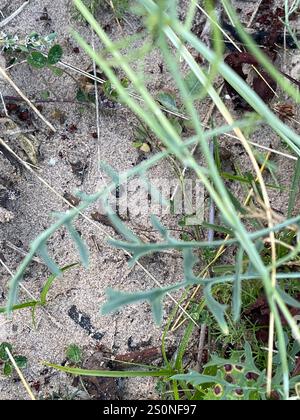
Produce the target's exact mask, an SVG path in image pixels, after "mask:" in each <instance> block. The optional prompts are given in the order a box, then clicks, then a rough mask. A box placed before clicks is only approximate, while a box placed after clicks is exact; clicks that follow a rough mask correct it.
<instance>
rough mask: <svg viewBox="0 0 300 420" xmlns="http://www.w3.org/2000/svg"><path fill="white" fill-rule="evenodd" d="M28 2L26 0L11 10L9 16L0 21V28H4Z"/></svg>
mask: <svg viewBox="0 0 300 420" xmlns="http://www.w3.org/2000/svg"><path fill="white" fill-rule="evenodd" d="M28 4H29V0H26V1H25V2H24V3H23V4H22V5H21V6H20V7H19V8H18V9H17V10H16V11H15V12H13V13H12V14H11V15H10V16H8V17H7V18H5V19H3V20H1V22H0V28H4V26H6V25H7V24H8V23H9V22H11V21H12V20H13V19H14V18H15V17H17V16H18V15H19V14H20V13H21V12H22V11H23V9H24V8H25V7H26V6H27V5H28Z"/></svg>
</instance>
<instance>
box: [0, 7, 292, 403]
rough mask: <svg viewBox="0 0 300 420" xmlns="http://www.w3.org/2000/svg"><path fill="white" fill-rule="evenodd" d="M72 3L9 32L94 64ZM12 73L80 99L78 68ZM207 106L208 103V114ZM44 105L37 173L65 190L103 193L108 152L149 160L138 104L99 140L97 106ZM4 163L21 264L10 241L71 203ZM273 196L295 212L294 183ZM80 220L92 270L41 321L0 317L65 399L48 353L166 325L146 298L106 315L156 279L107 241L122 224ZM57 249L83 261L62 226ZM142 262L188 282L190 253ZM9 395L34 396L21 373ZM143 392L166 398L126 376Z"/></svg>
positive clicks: (112, 119) (1, 288)
mask: <svg viewBox="0 0 300 420" xmlns="http://www.w3.org/2000/svg"><path fill="white" fill-rule="evenodd" d="M21 3H22V0H13V1H5V0H4V3H3V1H2V2H1V10H2V11H3V12H4V13H5V15H6V16H8V15H10V14H11V13H12V11H13V10H15V9H16V8H17V7H18V6H20V5H21ZM238 3H242V4H243V5H244V4H245V3H244V2H238ZM44 7H46V8H47V12H48V15H49V18H50V20H49V21H44V20H40V17H41V15H42V13H43V9H44ZM244 7H245V6H244ZM247 7H249V8H250V9H251V8H253V3H251V2H250V3H249V2H247ZM70 8H71V2H70V1H63V2H62V1H61V0H49V1H48V0H40V1H34V2H33V1H31V2H30V4H29V5H28V6H27V7H26V8H25V10H24V11H23V12H22V14H21V15H20V16H19V17H17V18H16V19H14V20H13V22H11V24H10V25H8V26H7V27H6V28H5V31H6V32H9V33H12V34H15V33H17V34H19V36H20V37H21V36H22V35H26V34H28V33H30V32H31V31H33V30H35V31H36V32H38V33H41V34H48V33H51V32H53V31H55V32H57V34H58V40H59V43H60V44H61V45H62V47H63V49H64V58H63V60H64V61H65V62H67V63H70V64H73V65H75V66H77V67H80V68H81V69H87V68H88V67H89V66H90V65H91V61H90V60H89V58H87V57H86V56H85V54H83V53H82V52H81V51H80V52H79V54H77V53H74V48H75V47H76V43H75V41H74V40H73V39H72V37H71V36H70V35H69V32H68V30H69V27H70V26H73V27H76V28H77V29H78V30H79V32H80V33H81V34H82V35H83V36H85V37H86V38H87V39H88V40H91V38H92V35H91V32H90V30H89V29H88V28H87V27H86V26H85V25H84V24H81V23H80V22H78V21H76V20H74V18H73V17H72V14H71V13H70ZM99 19H100V21H101V19H104V20H105V19H108V17H107V16H106V15H103V16H99ZM128 19H129V21H130V26H129V25H128V24H125V25H124V29H123V30H124V31H126V32H128V33H132V31H135V30H136V29H137V28H138V21H137V20H136V19H135V18H133V17H130V16H129V17H128ZM112 35H113V37H114V38H117V37H118V36H122V35H123V34H122V32H120V29H119V28H118V27H117V25H114V30H113V34H112ZM159 64H160V57H159V55H157V54H156V53H155V52H153V53H152V54H151V56H150V57H148V59H147V62H146V74H147V75H150V76H149V87H150V89H151V90H152V91H153V92H155V91H158V90H159V89H161V88H163V87H165V86H166V85H167V84H168V78H167V77H165V76H162V75H161V74H160V69H159ZM10 74H11V77H12V78H13V79H14V81H15V83H17V85H18V86H20V87H22V90H23V91H24V92H25V93H26V94H27V95H28V96H29V97H30V98H39V97H41V92H43V91H45V90H51V91H53V92H54V93H55V94H56V95H58V97H59V99H62V98H65V99H70V100H72V99H74V96H75V94H76V84H75V82H74V81H73V80H72V79H71V78H70V77H68V76H62V77H61V78H57V77H55V76H53V75H52V74H51V73H50V72H48V71H47V70H46V71H45V72H40V71H36V70H32V69H30V68H29V67H28V66H27V65H26V64H25V65H20V66H16V67H14V68H13V69H12V70H11V71H10ZM0 83H1V81H0ZM0 87H1V91H2V93H3V94H5V95H9V94H10V95H14V92H13V90H11V89H10V88H8V86H7V85H6V84H4V83H1V84H0ZM229 105H230V104H229ZM206 109H207V108H205V107H203V108H202V112H203V115H205V112H206ZM42 112H43V114H44V115H45V117H46V118H47V119H48V120H49V121H51V122H52V123H53V124H54V125H55V127H56V129H57V132H56V133H55V134H51V133H50V132H49V130H48V129H47V128H46V127H45V126H44V125H43V123H41V122H40V121H38V120H37V119H36V117H35V116H33V124H34V125H35V126H36V127H38V130H37V131H36V132H35V136H36V139H37V142H38V145H39V154H40V156H39V162H38V168H39V169H38V172H37V173H38V174H39V176H40V177H42V178H43V179H44V180H45V181H47V182H48V183H49V185H51V187H53V188H54V189H55V191H57V192H58V193H59V194H61V195H64V194H65V193H74V191H76V190H80V191H84V192H88V193H91V192H93V191H96V190H97V189H98V188H99V187H100V186H101V185H102V184H103V180H102V178H101V173H100V172H99V169H98V158H99V157H100V158H101V159H104V160H105V161H106V162H108V163H109V164H111V165H112V166H114V167H115V168H116V169H117V170H119V171H122V170H125V169H128V168H131V167H132V166H134V165H135V164H136V162H137V161H138V160H139V153H138V152H137V151H136V150H135V149H134V148H133V147H132V141H133V140H134V138H133V126H134V124H135V123H136V120H135V118H134V117H133V116H132V114H131V113H130V112H129V111H128V110H125V109H119V110H113V111H107V110H101V112H100V118H99V125H100V139H99V142H98V140H97V139H95V138H94V136H93V133H95V132H96V131H97V128H96V115H95V110H94V109H93V108H86V107H84V106H83V107H79V106H78V105H76V104H72V103H67V104H61V103H59V104H47V105H44V106H43V110H42ZM58 115H59V117H58ZM58 118H59V119H60V120H61V121H59V120H58ZM216 121H217V122H218V121H220V122H221V119H220V117H218V116H216ZM25 125H26V124H25ZM252 140H254V141H258V142H259V143H260V144H265V145H267V146H269V145H270V144H272V147H274V148H278V147H280V145H279V140H278V138H277V137H276V136H275V135H274V134H273V133H272V132H271V130H269V129H267V128H262V129H260V130H259V131H258V132H256V133H255V134H254V135H253V138H252ZM10 144H12V145H14V144H13V143H10ZM222 144H223V145H224V146H225V147H226V148H227V149H228V150H230V151H231V154H232V157H231V159H232V161H233V162H238V163H239V165H240V166H241V167H243V168H244V169H245V168H248V167H249V168H250V166H249V164H248V163H247V158H246V156H245V155H244V153H243V152H242V150H241V147H240V146H239V145H238V144H237V142H235V141H234V140H228V139H226V140H225V139H223V140H222ZM199 159H201V157H200V156H199ZM274 161H275V162H276V163H277V164H278V167H279V174H281V176H280V184H281V185H283V186H285V187H288V186H289V184H290V179H291V177H290V174H291V170H292V164H291V162H290V161H289V160H288V159H284V158H275V159H274ZM72 164H73V168H74V165H76V164H77V165H79V166H80V165H81V166H82V167H84V168H85V171H84V176H83V177H82V178H81V177H79V176H77V175H74V173H73V170H72ZM0 168H1V172H0V176H1V182H2V183H6V185H7V188H8V189H9V190H10V195H9V197H10V198H9V201H8V205H7V209H8V210H9V211H11V214H12V215H13V220H12V221H10V222H9V223H5V224H0V230H1V236H0V252H1V254H0V255H1V258H3V260H4V261H5V264H6V266H7V268H8V269H9V270H11V271H12V272H15V270H16V269H17V266H18V264H19V263H20V262H21V260H22V255H20V253H19V252H16V251H15V250H13V249H11V247H10V246H9V244H12V245H13V246H15V247H18V248H20V249H22V250H24V251H27V250H28V247H29V244H30V242H31V241H32V240H33V239H34V238H35V237H36V236H37V235H38V234H39V233H41V232H42V231H43V230H44V229H45V228H46V227H48V226H49V224H50V223H51V222H52V220H53V218H52V216H51V214H52V213H53V212H54V211H63V210H66V209H67V206H66V204H65V203H64V202H63V201H62V199H60V198H58V197H57V196H56V195H55V194H54V193H53V192H52V191H50V190H49V188H47V187H45V185H43V184H42V183H41V182H40V181H39V180H38V179H37V177H36V176H34V175H32V174H29V173H28V172H26V171H22V172H20V171H17V170H16V169H15V168H14V167H13V166H12V165H11V164H10V163H9V162H8V161H7V160H6V159H4V158H3V157H1V156H0ZM151 178H154V179H155V178H156V179H160V178H167V179H171V178H173V173H172V168H171V166H170V165H169V164H166V163H163V164H161V165H158V166H156V167H155V168H154V169H153V170H152V171H151ZM105 179H106V178H105ZM9 181H11V183H9ZM270 196H271V198H272V201H273V204H274V208H275V209H276V210H277V211H278V212H282V213H283V212H285V211H286V205H287V204H286V203H287V191H283V192H282V193H280V197H279V194H278V191H276V190H271V191H270ZM92 210H93V211H96V210H99V209H98V208H97V207H95V208H93V209H90V210H89V211H88V212H87V216H89V215H90V214H91V212H92ZM163 220H164V222H165V223H166V224H167V225H168V226H176V220H175V218H174V219H173V218H170V217H164V219H163ZM129 225H130V226H131V227H132V228H133V229H134V230H135V231H136V232H137V233H141V229H146V230H148V232H146V235H147V239H148V240H154V239H155V238H156V237H157V235H156V234H155V233H154V232H153V231H152V230H151V225H150V222H149V219H148V218H147V217H144V216H139V215H135V217H131V219H130V220H129ZM76 227H77V228H78V230H79V231H80V232H81V233H82V236H83V238H84V239H85V241H86V242H87V244H88V246H89V249H90V267H89V269H88V270H84V269H83V268H80V267H77V268H73V269H72V270H71V271H69V272H67V273H65V274H64V275H63V277H61V278H60V279H59V280H57V282H56V283H55V287H53V288H52V289H51V292H50V294H49V303H48V305H47V307H46V308H45V310H41V309H40V310H38V311H37V315H36V316H37V324H36V327H34V326H33V324H32V319H31V313H30V311H29V310H24V311H22V312H18V313H14V315H13V317H12V319H11V320H7V318H6V317H5V316H0V342H2V341H8V342H10V343H12V344H13V346H14V350H15V352H16V353H18V354H23V355H25V356H27V358H28V361H29V366H28V368H27V369H26V370H25V375H26V378H27V379H28V381H29V382H30V383H31V384H33V383H36V382H39V383H40V390H39V391H37V392H36V393H37V395H38V396H39V397H41V398H45V397H51V395H53V393H54V392H60V393H61V395H62V396H63V397H64V396H66V395H68V394H69V393H70V392H71V391H72V389H73V388H72V387H71V383H72V379H71V378H69V377H67V376H66V375H64V374H60V373H57V372H56V371H53V370H51V369H48V370H45V366H44V365H43V361H49V362H54V363H57V364H61V363H63V362H64V361H65V351H66V348H67V347H68V345H70V344H72V343H75V344H77V345H79V346H80V347H81V348H82V349H83V351H84V354H85V356H86V357H88V356H89V355H91V354H93V353H94V352H95V351H97V349H98V346H99V344H102V345H104V346H106V347H107V348H108V349H110V350H111V351H112V353H113V354H114V355H118V354H124V353H126V352H128V351H131V350H132V348H133V347H136V348H139V349H143V348H147V347H149V346H151V347H155V346H159V345H160V341H161V334H162V330H161V328H160V327H157V326H156V325H155V324H154V322H153V320H152V316H151V312H150V309H149V307H148V306H147V305H145V304H143V305H135V306H131V307H128V308H125V309H123V310H122V311H120V312H118V313H116V314H114V315H112V316H108V317H103V316H101V315H100V312H99V310H100V306H101V304H103V303H104V301H105V290H106V289H107V288H108V287H113V288H118V289H120V290H127V291H134V290H136V289H139V290H144V289H147V288H151V287H153V286H155V284H154V281H153V279H152V278H151V277H150V276H149V275H148V274H146V273H145V271H143V270H142V269H141V268H140V267H137V266H135V267H134V268H133V269H131V268H129V266H128V264H127V258H126V256H125V255H124V253H123V252H122V251H119V250H115V249H112V248H111V247H110V246H109V245H108V244H107V243H106V239H107V234H108V235H112V236H116V235H115V232H114V230H113V229H112V228H110V227H107V226H104V225H103V224H100V223H98V224H97V223H94V224H93V225H91V224H90V223H88V222H87V221H85V220H83V219H82V218H80V219H79V220H78V222H77V223H76ZM142 233H143V232H142ZM144 233H145V232H144ZM49 251H50V253H51V255H52V256H53V257H54V259H55V260H56V262H57V263H58V264H59V265H61V266H64V265H67V264H70V263H74V262H77V260H78V256H77V253H76V251H75V250H74V247H73V245H72V243H71V241H70V239H69V237H68V235H67V234H66V232H65V231H64V230H61V231H59V232H57V233H56V234H55V235H54V236H53V237H52V238H51V240H50V241H49ZM142 263H143V265H144V266H145V268H146V269H147V270H148V271H149V273H150V274H151V275H152V276H154V277H155V279H157V281H159V282H160V283H161V284H168V283H173V282H177V281H180V280H181V275H182V260H181V258H178V257H177V256H175V257H174V256H171V255H162V256H159V257H158V256H154V257H149V258H147V259H144V260H143V261H142ZM48 275H49V272H48V270H47V268H46V267H45V266H44V265H43V264H40V263H38V262H34V263H32V264H31V266H30V269H29V270H28V271H27V272H26V276H25V278H24V283H23V284H24V286H25V288H26V290H27V292H28V293H30V294H31V295H32V296H34V297H37V296H39V293H40V290H41V287H42V285H43V284H44V282H45V280H46V279H47V277H48ZM9 278H10V275H9V273H8V272H7V271H6V270H5V269H4V268H3V267H0V305H4V303H5V299H6V296H7V286H8V281H9ZM21 297H22V299H28V296H26V292H25V291H24V290H22V292H21ZM171 307H172V302H171V301H170V300H169V299H166V304H165V309H166V311H165V318H166V317H167V314H168V313H169V310H170V308H171ZM78 313H79V315H78ZM72 314H73V315H72ZM74 314H75V315H74ZM80 314H81V317H82V316H87V317H89V318H90V325H89V327H88V328H86V329H84V328H82V326H80V325H79V323H78V322H76V320H77V321H78V319H79V317H80ZM82 314H83V315H82ZM88 324H89V323H88ZM87 330H88V331H87ZM179 334H180V333H178V335H179ZM177 340H178V336H177V337H172V336H170V337H169V343H170V346H172V345H173V344H176V341H177ZM0 398H1V399H26V398H28V396H27V394H26V392H25V390H24V388H23V387H22V386H21V385H20V383H19V382H18V381H13V380H11V379H7V378H4V377H3V376H1V374H0ZM135 398H137V399H151V398H159V396H158V394H157V393H156V391H155V384H154V381H153V380H149V379H145V380H141V379H139V380H126V381H124V382H123V385H122V399H135Z"/></svg>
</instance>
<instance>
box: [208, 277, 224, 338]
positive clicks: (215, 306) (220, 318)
mask: <svg viewBox="0 0 300 420" xmlns="http://www.w3.org/2000/svg"><path fill="white" fill-rule="evenodd" d="M203 295H204V297H205V300H206V304H207V306H208V308H209V309H210V311H211V313H212V314H213V316H214V317H215V318H216V320H217V322H218V324H219V327H220V328H221V330H222V332H223V334H225V335H228V334H229V328H228V325H227V322H226V320H225V313H226V310H227V305H223V304H221V303H219V302H217V301H216V300H215V298H214V297H213V293H212V285H211V284H210V285H208V286H206V287H205V288H204V291H203Z"/></svg>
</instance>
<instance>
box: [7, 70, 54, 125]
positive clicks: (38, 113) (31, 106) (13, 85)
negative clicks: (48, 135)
mask: <svg viewBox="0 0 300 420" xmlns="http://www.w3.org/2000/svg"><path fill="white" fill-rule="evenodd" d="M0 76H2V77H3V79H4V80H6V81H7V82H8V83H9V84H10V85H11V86H12V87H13V88H14V90H15V91H16V92H17V93H18V95H20V96H21V98H22V99H24V101H25V102H26V103H27V104H28V105H29V106H30V108H31V109H32V110H33V111H34V112H35V113H36V115H37V116H38V117H39V118H40V119H41V120H42V121H43V122H44V123H45V124H46V125H47V126H48V127H49V128H50V130H51V131H53V132H54V133H55V132H56V130H55V128H54V127H53V125H52V124H51V123H49V121H47V120H46V118H45V117H44V116H43V115H42V114H41V113H40V111H39V110H38V109H37V108H36V106H35V105H34V104H33V103H32V102H31V101H30V99H28V98H27V96H26V95H25V94H24V93H23V92H22V91H21V89H20V88H19V87H18V86H17V85H16V84H15V82H14V81H13V80H12V79H11V78H10V77H9V75H8V74H7V73H6V71H5V70H4V69H3V68H2V67H0Z"/></svg>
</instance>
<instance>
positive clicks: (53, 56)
mask: <svg viewBox="0 0 300 420" xmlns="http://www.w3.org/2000/svg"><path fill="white" fill-rule="evenodd" d="M62 56H63V49H62V47H61V46H60V45H59V44H56V45H53V47H52V48H50V51H49V53H48V64H49V65H52V66H53V65H54V64H57V63H58V62H59V61H60V60H61V58H62Z"/></svg>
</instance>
